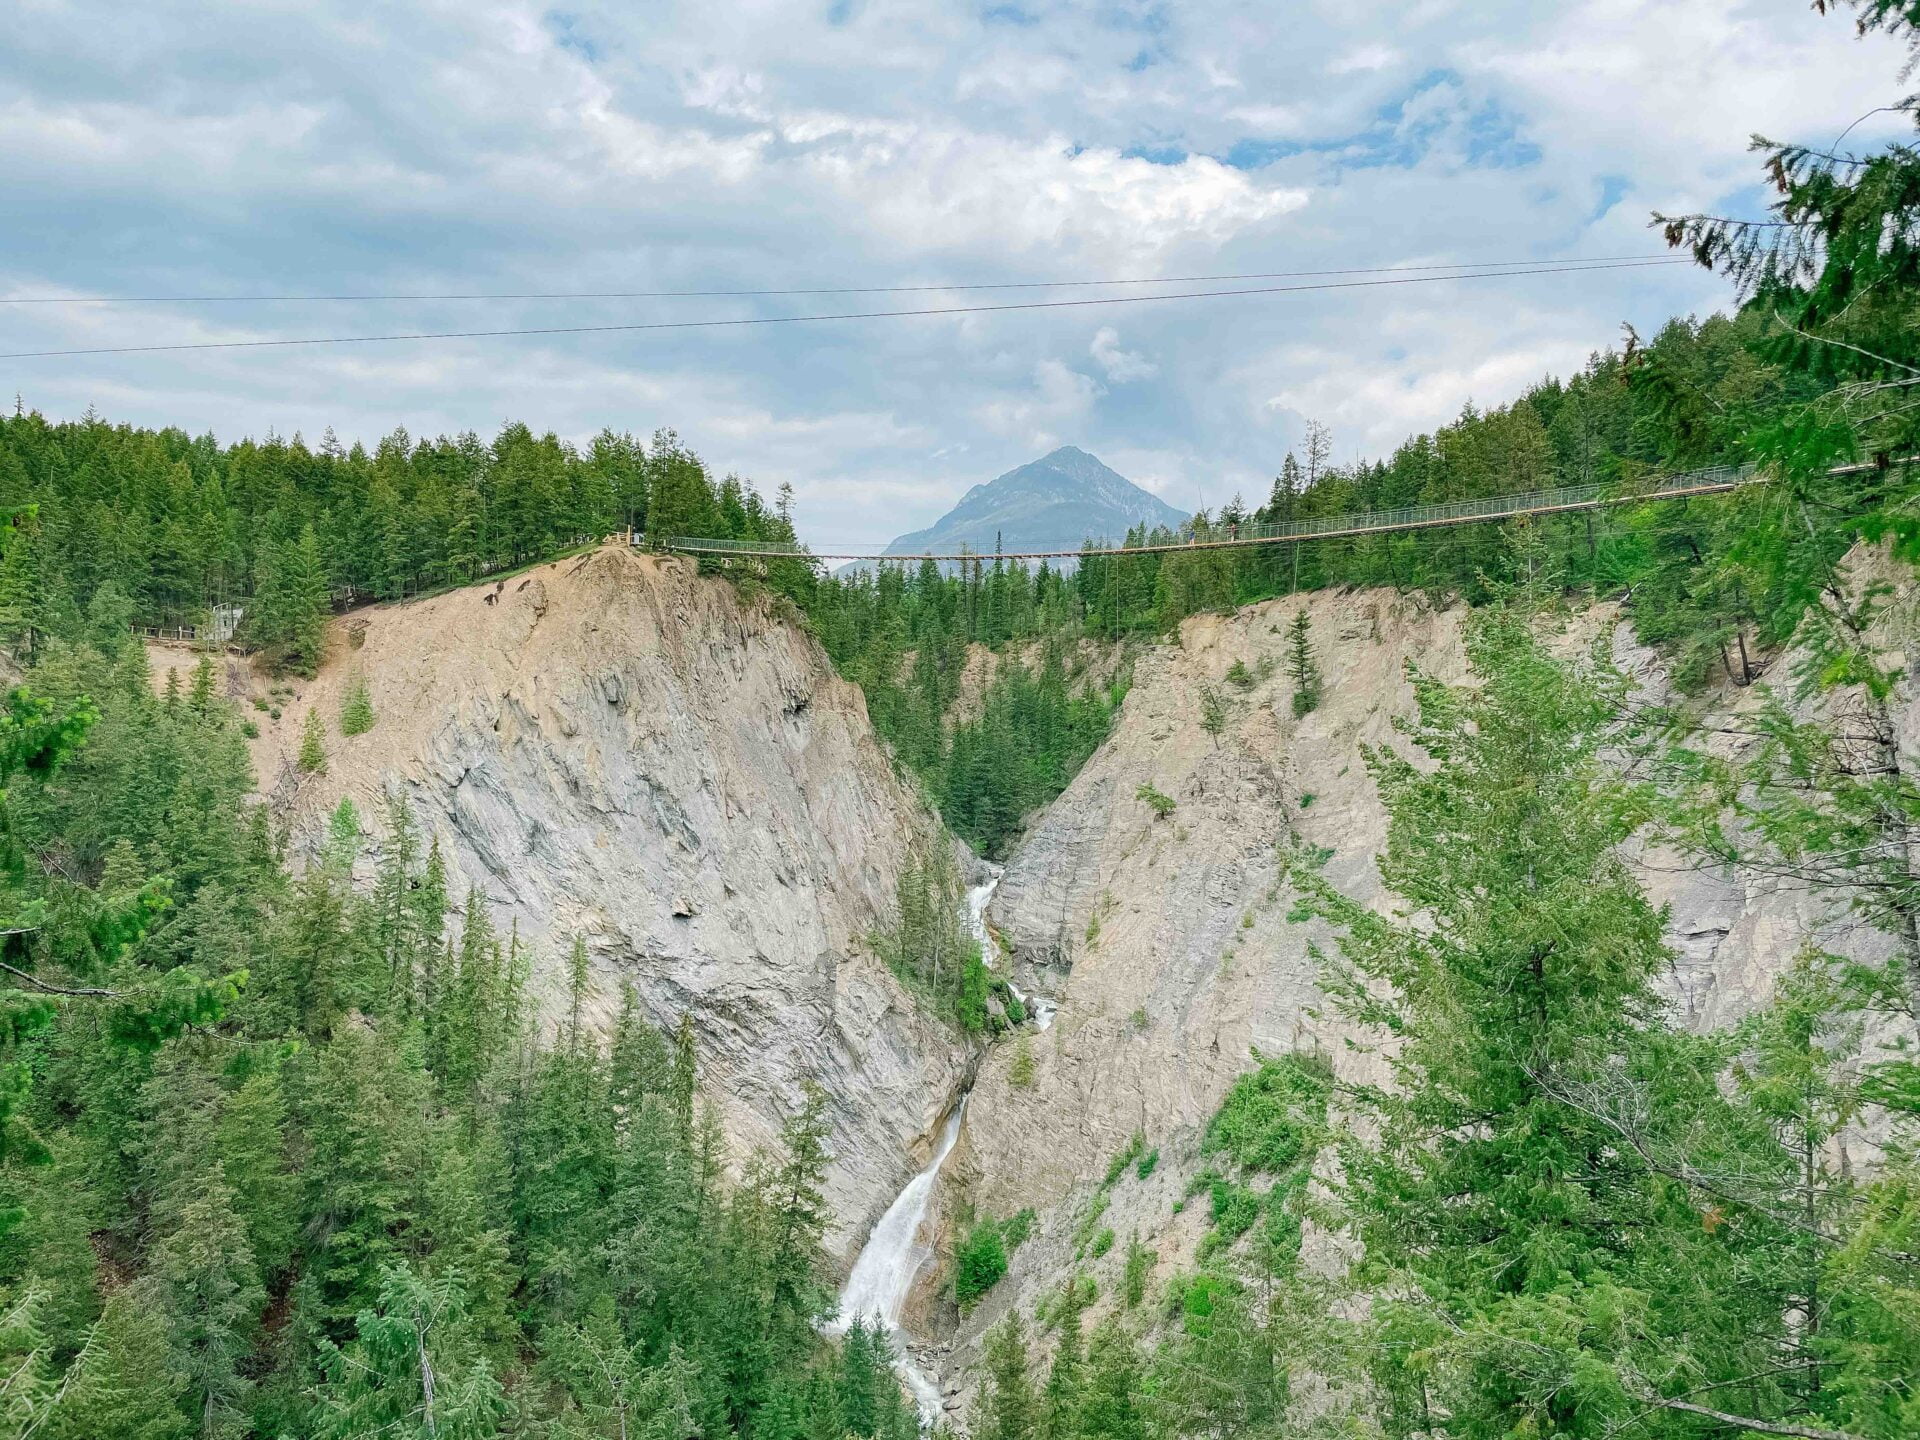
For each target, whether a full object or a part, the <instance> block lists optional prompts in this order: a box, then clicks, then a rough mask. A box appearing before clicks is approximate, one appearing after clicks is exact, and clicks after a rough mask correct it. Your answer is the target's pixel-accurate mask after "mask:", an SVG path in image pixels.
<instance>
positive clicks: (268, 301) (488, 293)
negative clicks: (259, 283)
mask: <svg viewBox="0 0 1920 1440" xmlns="http://www.w3.org/2000/svg"><path fill="white" fill-rule="evenodd" d="M1668 258H1671V257H1670V256H1669V255H1667V254H1664V253H1660V252H1656V253H1653V254H1640V255H1595V256H1590V257H1568V258H1566V259H1561V260H1462V261H1446V262H1435V263H1433V264H1416V263H1412V262H1405V263H1400V264H1394V265H1356V266H1350V267H1348V268H1346V269H1341V270H1256V271H1251V272H1247V273H1243V274H1234V275H1144V276H1133V277H1127V278H1121V279H1111V280H1084V279H1079V280H995V281H988V282H984V283H973V284H952V283H947V284H937V283H927V284H916V285H812V286H805V287H797V288H789V289H783V290H470V291H453V292H444V293H438V294H436V293H432V292H428V291H421V292H418V293H398V294H396V293H390V292H389V293H372V292H369V293H367V294H360V295H354V294H341V295H324V294H323V295H14V296H0V305H41V306H58V305H306V304H316V305H317V304H337V303H343V302H351V303H356V304H392V303H398V302H416V301H424V302H436V303H437V302H442V301H473V300H728V299H731V300H750V299H771V298H774V297H778V296H782V295H788V296H798V295H925V294H938V293H941V292H950V293H953V294H964V293H970V292H975V291H983V290H1069V289H1085V288H1091V287H1098V286H1107V285H1225V284H1237V283H1239V282H1241V281H1248V280H1308V279H1322V278H1325V277H1327V276H1333V275H1391V274H1396V273H1400V272H1419V271H1447V270H1496V269H1506V268H1509V267H1513V268H1515V269H1516V270H1517V272H1518V273H1520V274H1525V273H1527V272H1528V270H1530V269H1533V268H1536V267H1539V266H1545V265H1611V264H1619V263H1622V262H1626V261H1633V260H1659V259H1668Z"/></svg>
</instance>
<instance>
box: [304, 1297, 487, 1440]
mask: <svg viewBox="0 0 1920 1440" xmlns="http://www.w3.org/2000/svg"><path fill="white" fill-rule="evenodd" d="M466 1322H467V1315H466V1297H465V1294H464V1293H463V1291H462V1290H461V1287H460V1283H459V1280H458V1278H457V1277H454V1276H451V1275H449V1276H445V1277H442V1278H440V1279H438V1280H423V1279H421V1278H420V1277H419V1276H418V1275H416V1274H414V1273H413V1272H412V1271H411V1270H408V1269H407V1268H405V1267H404V1266H395V1267H393V1268H391V1269H389V1270H387V1271H386V1272H385V1274H384V1275H383V1276H382V1278H381V1282H380V1294H379V1299H378V1301H377V1303H376V1304H375V1305H374V1306H373V1307H371V1308H369V1309H366V1310H362V1311H361V1312H360V1313H359V1315H358V1317H357V1318H356V1320H355V1324H354V1338H353V1340H351V1341H350V1342H349V1343H348V1344H347V1345H345V1346H344V1347H341V1346H336V1345H333V1344H332V1343H331V1342H326V1341H323V1342H322V1345H321V1361H320V1364H321V1371H322V1374H323V1376H324V1379H323V1380H322V1383H321V1385H320V1388H319V1392H318V1396H317V1399H318V1404H317V1405H316V1407H315V1413H314V1427H315V1428H314V1434H315V1436H316V1437H317V1440H360V1437H363V1436H367V1435H383V1436H393V1437H395V1440H492V1437H494V1436H496V1435H497V1434H498V1433H499V1426H500V1422H501V1421H502V1420H503V1419H504V1418H505V1416H506V1413H507V1403H506V1397H505V1395H504V1393H503V1392H502V1390H501V1388H500V1382H499V1381H498V1380H497V1379H495V1378H494V1374H493V1370H492V1367H491V1366H489V1365H488V1363H487V1361H486V1358H485V1357H484V1356H482V1355H480V1354H478V1353H477V1351H476V1349H475V1347H474V1346H473V1345H472V1343H471V1341H470V1338H469V1336H468V1335H467V1331H466Z"/></svg>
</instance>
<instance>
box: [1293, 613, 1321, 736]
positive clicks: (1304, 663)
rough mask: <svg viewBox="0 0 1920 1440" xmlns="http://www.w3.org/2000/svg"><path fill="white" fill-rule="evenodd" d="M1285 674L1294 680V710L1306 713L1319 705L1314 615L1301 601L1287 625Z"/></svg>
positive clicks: (1319, 681) (1297, 712)
mask: <svg viewBox="0 0 1920 1440" xmlns="http://www.w3.org/2000/svg"><path fill="white" fill-rule="evenodd" d="M1287 676H1288V678H1289V679H1291V680H1292V681H1293V713H1294V714H1295V715H1309V714H1312V713H1313V712H1314V711H1315V710H1318V709H1319V708H1320V692H1321V687H1322V681H1321V679H1320V665H1319V662H1318V661H1317V660H1315V658H1314V654H1313V619H1312V617H1311V616H1310V615H1308V613H1307V609H1306V607H1305V606H1304V605H1303V606H1301V607H1300V608H1299V609H1298V610H1296V611H1294V612H1293V619H1292V620H1291V621H1289V622H1288V625H1287Z"/></svg>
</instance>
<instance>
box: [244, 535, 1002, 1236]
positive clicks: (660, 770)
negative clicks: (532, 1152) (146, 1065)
mask: <svg viewBox="0 0 1920 1440" xmlns="http://www.w3.org/2000/svg"><path fill="white" fill-rule="evenodd" d="M340 630H341V635H340V641H339V644H338V645H337V646H336V647H335V653H334V654H333V655H332V656H331V658H330V659H329V662H328V664H327V665H326V666H325V667H324V669H323V670H322V672H321V674H320V676H319V677H318V678H317V679H315V680H313V681H310V682H306V683H304V684H299V685H297V686H296V687H295V692H296V693H294V694H293V695H292V696H290V697H288V696H285V695H283V696H282V697H281V709H282V714H281V718H280V719H279V721H278V722H277V723H273V724H269V725H267V726H266V733H265V734H263V735H262V736H261V737H260V739H259V740H258V741H256V742H255V762H256V765H257V767H258V771H259V774H260V777H261V784H262V788H263V789H265V790H266V791H267V792H268V793H269V795H270V796H272V797H273V799H274V801H275V804H276V806H277V808H278V809H280V811H281V812H282V813H283V815H284V816H285V818H286V819H287V820H288V821H289V822H290V823H291V825H292V829H293V833H294V836H295V840H296V846H297V847H298V846H306V847H308V848H311V847H312V846H313V845H314V844H315V843H317V839H318V837H319V836H320V835H321V834H322V833H323V831H324V822H325V818H326V816H327V815H328V814H329V812H331V811H332V810H333V808H334V807H335V806H336V805H337V804H338V803H339V800H340V799H341V797H342V796H349V795H350V796H351V797H352V798H353V800H354V802H355V804H356V805H357V806H358V807H359V809H360V812H361V814H362V816H363V818H364V820H365V822H366V824H367V828H368V829H369V830H373V831H376V832H377V830H378V821H379V817H380V813H381V807H382V805H383V803H384V797H385V795H386V794H387V793H388V792H389V791H395V792H397V793H401V794H404V795H405V796H406V797H407V798H408V800H409V801H410V803H411V805H412V808H413V812H414V814H415V816H416V818H417V819H418V820H419V821H420V823H421V824H422V826H423V827H424V828H425V829H426V831H428V832H429V833H430V834H432V835H434V836H437V837H438V839H439V841H440V846H441V849H442V852H443V854H444V855H445V857H446V859H447V862H448V864H449V866H450V868H451V870H452V872H453V875H454V881H453V884H454V886H455V887H456V889H457V890H461V891H463V890H464V887H465V886H467V885H475V886H478V887H479V888H480V890H481V892H482V893H483V894H484V895H485V896H486V898H487V899H488V900H489V901H490V902H491V903H492V905H493V906H494V908H495V911H496V914H497V918H498V919H499V920H500V922H501V923H502V924H503V925H505V924H508V923H512V924H516V925H518V927H519V931H520V934H521V936H522V937H523V938H524V939H525V940H526V941H527V942H528V943H529V945H530V946H531V948H532V951H533V956H534V966H535V968H534V987H535V990H536V992H537V994H538V995H539V996H540V997H541V998H543V999H545V1000H546V1001H548V1002H551V1000H552V998H553V996H554V990H555V986H556V984H557V983H558V981H559V977H560V976H561V975H562V974H563V973H564V962H565V953H566V950H567V948H568V947H569V946H570V945H571V943H572V939H573V937H574V936H576V935H579V936H583V937H584V938H585V939H586V942H587V945H588V948H589V951H590V953H591V955H592V958H593V962H594V982H593V983H594V1004H595V1012H596V1018H597V1019H599V1020H600V1021H601V1022H602V1023H603V1024H610V1023H611V1019H612V1017H613V1015H614V1014H615V1013H616V1011H617V1008H618V1005H619V996H620V993H621V991H622V989H623V988H631V989H632V990H633V992H634V993H635V994H636V995H637V996H638V997H639V998H640V1001H641V1003H642V1005H643V1007H644V1009H645V1011H646V1013H647V1014H648V1015H650V1016H651V1017H652V1018H653V1020H654V1021H655V1022H656V1023H659V1024H662V1025H671V1024H673V1023H674V1022H675V1021H676V1020H677V1018H678V1016H679V1015H680V1014H682V1013H683V1012H684V1013H689V1014H691V1015H692V1016H693V1019H694V1023H695V1026H696V1029H697V1035H698V1040H699V1048H700V1057H701V1061H702V1064H703V1067H704V1072H705V1083H706V1088H707V1091H708V1093H709V1094H710V1096H712V1097H713V1098H714V1099H716V1100H717V1101H718V1102H719V1103H720V1105H721V1106H722V1110H723V1113H724V1119H725V1123H726V1127H727V1130H728V1133H729V1136H730V1138H731V1139H732V1141H733V1142H734V1147H735V1150H736V1152H737V1155H739V1156H744V1155H745V1153H746V1152H747V1151H748V1150H750V1149H751V1148H752V1147H754V1146H757V1145H762V1144H765V1143H767V1142H769V1141H771V1140H772V1139H773V1138H774V1137H775V1134H776V1132H777V1128H778V1125H779V1123H780V1118H781V1116H782V1115H783V1114H784V1113H785V1112H786V1111H788V1110H789V1109H791V1107H792V1106H793V1105H794V1104H795V1103H796V1102H797V1100H798V1095H799V1084H800V1081H801V1079H802V1077H804V1076H812V1077H813V1078H815V1079H817V1080H818V1081H819V1082H820V1084H821V1085H822V1086H823V1087H824V1088H825V1089H826V1091H827V1094H828V1096H829V1099H830V1107H831V1108H830V1116H831V1120H832V1126H833V1133H832V1137H831V1144H832V1148H833V1153H834V1161H833V1168H832V1172H831V1175H830V1177H829V1182H828V1199H829V1202H830V1204H831V1207H832V1211H833V1214H834V1216H835V1222H836V1223H835V1228H834V1230H833V1232H832V1234H831V1236H830V1241H829V1243H830V1245H831V1246H832V1248H833V1249H834V1250H835V1251H836V1252H837V1253H839V1254H840V1255H841V1256H842V1257H843V1258H844V1259H847V1260H850V1259H851V1255H852V1250H853V1248H854V1244H855V1242H856V1241H857V1239H858V1237H859V1235H860V1234H862V1233H863V1232H864V1230H865V1228H866V1227H867V1225H868V1224H870V1223H871V1222H872V1220H873V1219H874V1218H875V1217H876V1216H877V1215H878V1214H879V1213H880V1212H881V1211H882V1210H884V1209H885V1208H886V1206H887V1204H888V1203H889V1202H890V1201H891V1200H892V1198H893V1196H894V1194H895V1193H896V1192H897V1191H898V1190H899V1188H900V1186H901V1185H902V1184H904V1183H905V1181H906V1180H907V1178H908V1177H909V1176H910V1175H911V1174H912V1173H913V1170H914V1167H915V1162H916V1160H917V1159H924V1157H925V1153H926V1147H927V1145H928V1144H929V1142H930V1139H931V1137H932V1135H933V1134H934V1133H935V1132H937V1130H938V1127H939V1124H940V1121H941V1119H942V1117H943V1116H944V1114H945V1113H946V1111H947V1109H948V1106H949V1102H950V1100H951V1098H952V1096H953V1094H954V1092H955V1090H956V1088H957V1087H958V1085H959V1083H960V1079H961V1076H962V1073H963V1068H964V1064H965V1058H966V1057H965V1054H964V1052H963V1050H962V1048H961V1047H960V1046H959V1045H958V1044H956V1037H955V1036H954V1034H953V1033H952V1031H951V1030H950V1029H948V1028H947V1027H945V1026H943V1025H941V1024H939V1023H937V1022H935V1021H933V1020H930V1019H928V1018H927V1017H926V1016H925V1015H924V1014H922V1013H921V1012H920V1011H919V1010H918V1009H917V1008H916V1007H915V1005H914V1004H913V1002H912V1001H911V999H910V998H909V997H908V996H907V995H906V994H905V993H904V992H903V991H902V990H901V988H900V986H899V984H898V983H897V982H896V981H895V979H894V977H893V976H892V975H891V974H890V973H889V972H888V971H887V970H886V968H885V967H884V965H882V964H881V963H880V962H879V961H877V960H876V959H874V958H872V957H871V955H870V954H869V953H868V952H867V948H866V946H865V944H864V941H865V937H866V936H867V935H868V934H869V933H870V932H871V930H872V929H873V928H874V926H875V925H876V924H877V923H879V922H880V921H881V920H882V919H883V918H884V917H885V916H887V915H888V914H889V913H890V912H891V910H892V908H893V905H894V897H895V890H894V887H895V883H896V880H897V877H898V873H899V870H900V867H901V866H902V865H903V864H904V863H905V862H906V860H907V859H908V858H909V857H910V856H911V855H913V854H914V853H915V852H916V850H918V849H920V848H921V847H924V846H927V845H936V844H946V843H947V841H946V839H945V836H944V832H943V831H942V830H941V828H940V825H939V821H938V819H937V818H936V817H934V816H933V815H932V814H931V813H930V812H929V811H928V810H927V809H926V808H925V806H924V805H923V804H922V803H921V801H920V800H919V798H918V796H917V794H916V793H915V791H914V790H913V789H912V788H911V786H910V785H908V784H907V783H905V782H903V780H902V779H901V778H900V776H899V775H898V774H897V773H896V770H895V768H894V765H893V762H892V760H891V758H890V756H889V755H888V754H887V752H886V751H885V749H884V747H883V746H882V745H881V744H880V743H879V742H878V741H877V740H876V739H875V738H874V736H873V733H872V730H871V728H870V726H869V724H868V721H867V714H866V704H865V701H864V699H863V697H862V696H861V694H860V691H859V690H858V689H857V688H856V687H855V686H852V685H850V684H847V683H846V682H844V681H842V680H840V679H839V678H838V677H837V676H836V675H835V674H834V672H833V669H832V667H831V665H830V664H829V662H828V660H827V658H826V656H825V655H824V654H823V652H822V651H821V650H820V648H819V646H818V645H817V644H816V643H815V642H814V641H813V640H812V639H811V638H810V637H809V636H808V635H807V634H806V633H805V631H804V630H803V629H801V628H800V627H799V626H797V625H795V624H793V623H792V622H791V621H790V620H788V619H786V618H783V617H782V616H781V615H779V614H778V613H776V611H775V609H774V608H773V606H772V604H771V603H770V602H749V601H745V600H743V599H742V598H741V597H740V596H739V594H738V593H737V592H736V591H735V589H734V588H733V587H732V586H731V585H729V584H727V583H725V582H724V581H719V580H714V579H708V578H702V577H700V576H699V575H698V574H697V573H696V572H695V570H694V568H693V566H692V565H691V564H690V563H688V562H686V561H682V560H664V559H655V558H649V557H644V556H639V555H636V554H633V553H631V552H630V551H627V550H625V549H624V548H621V547H618V546H608V547H604V548H601V549H599V550H595V551H593V552H590V553H588V554H585V555H582V556H579V557H576V558H574V559H571V560H567V561H562V562H560V563H557V564H552V565H544V566H540V567H538V568H536V569H533V570H531V571H528V572H527V573H525V574H523V575H518V576H515V577H513V578H510V579H508V580H505V581H501V582H497V583H490V584H487V585H483V586H477V587H473V588H470V589H465V590H458V591H454V592H452V593H450V594H446V595H442V596H438V597H434V598H431V599H426V600H421V601H417V602H413V603H410V604H404V605H395V606H386V607H379V608H376V609H372V610H368V611H362V612H358V613H357V614H355V615H354V616H352V617H350V618H349V619H348V620H346V621H344V622H342V624H341V626H340ZM357 678H364V679H365V681H366V683H367V684H368V686H369V688H370V691H371V694H372V699H373V704H374V707H375V709H376V711H377V713H378V716H379V720H378V724H377V725H376V726H375V727H374V729H373V730H372V731H370V732H369V733H367V734H365V735H362V736H358V737H355V738H352V739H346V738H342V737H341V736H340V735H339V733H338V717H339V714H340V709H341V701H342V698H343V696H344V695H345V693H346V691H347V688H348V687H349V686H350V685H351V684H352V683H353V682H354V681H355V680H356V679H357ZM309 707H311V708H313V709H315V710H317V711H318V713H319V714H320V716H321V717H322V718H323V719H324V720H325V721H326V722H327V724H328V729H329V732H330V733H329V739H328V749H329V765H328V769H327V772H326V774H324V775H318V776H302V775H301V774H300V773H299V772H298V770H297V768H296V766H295V763H294V757H295V755H296V754H297V751H298V748H299V742H300V734H301V725H302V722H303V720H304V718H305V715H306V713H307V710H308V709H309ZM256 718H260V719H263V720H264V719H265V717H264V716H259V717H256ZM376 858H377V857H376V856H373V855H369V856H368V858H367V860H366V862H365V863H367V864H371V863H372V862H373V860H374V859H376Z"/></svg>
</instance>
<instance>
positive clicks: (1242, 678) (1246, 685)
mask: <svg viewBox="0 0 1920 1440" xmlns="http://www.w3.org/2000/svg"><path fill="white" fill-rule="evenodd" d="M1227 683H1228V684H1229V685H1231V686H1233V687H1234V689H1236V690H1251V689H1252V688H1253V687H1254V685H1255V683H1256V681H1255V679H1254V674H1253V671H1251V670H1249V669H1247V662H1246V661H1244V660H1236V661H1234V662H1233V664H1231V665H1229V666H1228V667H1227Z"/></svg>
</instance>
